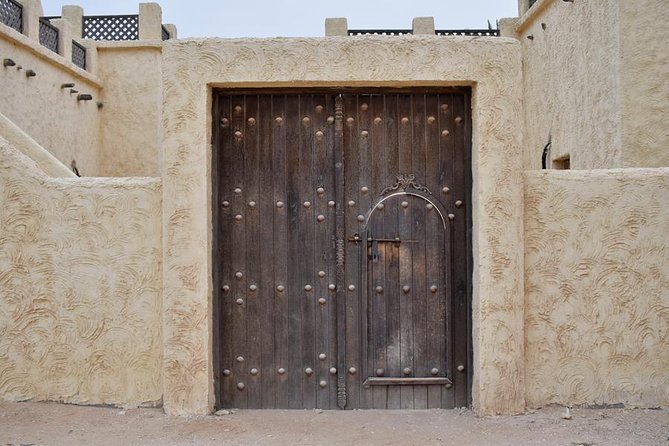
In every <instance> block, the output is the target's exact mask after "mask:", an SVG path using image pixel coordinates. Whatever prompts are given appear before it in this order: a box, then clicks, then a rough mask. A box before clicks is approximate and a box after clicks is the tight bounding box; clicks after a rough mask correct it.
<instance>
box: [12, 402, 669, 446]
mask: <svg viewBox="0 0 669 446" xmlns="http://www.w3.org/2000/svg"><path fill="white" fill-rule="evenodd" d="M563 413H564V409H563V408H558V407H553V408H547V409H542V410H538V411H534V412H531V413H528V414H526V415H521V416H499V417H488V418H478V417H476V416H475V415H474V414H473V413H472V412H471V411H469V410H464V409H462V410H424V411H423V410H416V411H325V412H322V411H313V410H311V411H286V410H273V411H253V410H248V411H235V412H234V413H231V414H228V415H223V416H208V417H193V418H177V417H169V416H166V415H165V414H163V412H162V410H161V409H135V410H121V409H114V408H104V407H79V406H70V405H63V404H55V403H3V402H0V446H8V445H12V446H19V445H23V446H28V445H34V446H37V445H182V444H185V445H190V444H196V445H403V446H406V445H420V446H425V445H451V444H452V445H459V446H463V445H464V446H467V445H500V446H503V445H514V446H517V445H567V446H578V445H583V446H585V445H589V446H590V445H597V446H600V445H649V446H650V445H652V446H669V411H668V410H644V409H573V410H572V411H571V415H572V419H571V420H565V419H563V418H562V415H563Z"/></svg>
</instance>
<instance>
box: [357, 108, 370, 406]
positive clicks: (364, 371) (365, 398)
mask: <svg viewBox="0 0 669 446" xmlns="http://www.w3.org/2000/svg"><path fill="white" fill-rule="evenodd" d="M372 125H373V124H372V111H371V96H370V95H358V147H357V150H358V153H359V164H360V176H359V183H358V185H359V190H358V197H359V203H358V217H357V218H358V220H359V221H358V227H359V229H358V231H357V232H358V233H360V234H361V235H362V234H363V232H364V218H365V217H366V216H367V213H368V212H369V210H370V208H371V206H372V202H371V200H372V199H371V196H372V190H371V186H372V173H371V170H372V168H373V167H372V160H371V155H372V154H371V151H372V148H371V138H372V137H371V131H372ZM367 251H368V246H367V241H366V240H363V241H362V242H360V244H359V245H358V252H359V258H360V279H359V287H358V289H359V290H360V291H359V293H358V296H359V297H358V299H359V301H360V304H359V308H360V316H359V320H360V342H361V352H360V354H361V355H360V356H361V358H360V364H361V367H360V378H359V380H360V381H364V380H365V379H367V377H369V376H372V374H373V370H372V369H373V367H374V365H373V357H372V354H371V352H370V351H369V350H370V345H369V338H370V329H371V327H370V324H369V322H370V321H369V317H370V314H369V309H368V291H369V290H368V277H367V274H368V271H369V269H368V268H367V265H368V260H367V257H368V255H367ZM370 361H372V362H370ZM372 393H373V390H372V388H371V387H369V386H368V387H365V386H360V407H361V408H364V409H371V408H372V407H373V397H372Z"/></svg>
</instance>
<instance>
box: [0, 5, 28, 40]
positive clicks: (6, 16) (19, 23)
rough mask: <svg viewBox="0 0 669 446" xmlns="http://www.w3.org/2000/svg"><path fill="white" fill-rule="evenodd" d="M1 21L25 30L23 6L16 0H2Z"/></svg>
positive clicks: (21, 30) (19, 30)
mask: <svg viewBox="0 0 669 446" xmlns="http://www.w3.org/2000/svg"><path fill="white" fill-rule="evenodd" d="M0 22H2V23H4V24H5V25H7V26H9V27H11V28H14V29H15V30H17V31H18V32H23V7H22V6H21V4H19V3H17V2H15V1H14V0H0Z"/></svg>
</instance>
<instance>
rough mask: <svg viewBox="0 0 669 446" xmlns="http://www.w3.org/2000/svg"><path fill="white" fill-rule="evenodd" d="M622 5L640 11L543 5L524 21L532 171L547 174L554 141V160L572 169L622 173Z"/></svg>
mask: <svg viewBox="0 0 669 446" xmlns="http://www.w3.org/2000/svg"><path fill="white" fill-rule="evenodd" d="M660 1H662V0H660ZM619 3H631V4H633V6H634V7H636V3H635V2H619V0H597V1H596V2H592V1H590V2H588V1H576V2H563V1H559V0H540V1H539V2H537V3H536V4H535V6H533V8H532V10H530V11H528V13H527V15H528V17H524V18H522V19H521V21H520V23H519V31H520V33H519V39H520V42H521V45H522V48H523V85H524V87H523V89H524V105H525V110H524V113H525V123H524V128H525V141H524V147H525V149H524V152H525V153H524V158H525V163H524V167H525V168H526V169H539V168H541V154H542V149H543V147H544V146H545V145H546V144H547V143H548V141H549V138H551V140H552V151H551V160H552V159H555V158H559V157H561V156H564V155H570V157H571V168H572V169H607V168H614V167H621V166H623V155H622V149H621V147H622V146H621V138H622V136H621V130H620V129H621V113H620V107H621V104H620V94H619V89H620V49H619V48H620V45H619V42H620V38H619V30H618V23H619V17H618V13H619ZM665 6H666V5H665ZM535 8H536V9H535ZM542 25H544V26H545V29H544V26H542ZM658 26H660V25H659V24H658ZM636 31H638V30H635V32H636ZM528 36H531V37H532V38H533V39H532V40H530V39H528Z"/></svg>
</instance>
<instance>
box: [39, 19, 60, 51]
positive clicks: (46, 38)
mask: <svg viewBox="0 0 669 446" xmlns="http://www.w3.org/2000/svg"><path fill="white" fill-rule="evenodd" d="M39 43H40V44H42V46H45V47H47V48H48V49H50V50H51V51H53V52H54V53H57V52H58V28H56V27H55V26H53V25H52V24H51V23H49V21H48V20H47V19H44V18H40V20H39Z"/></svg>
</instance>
